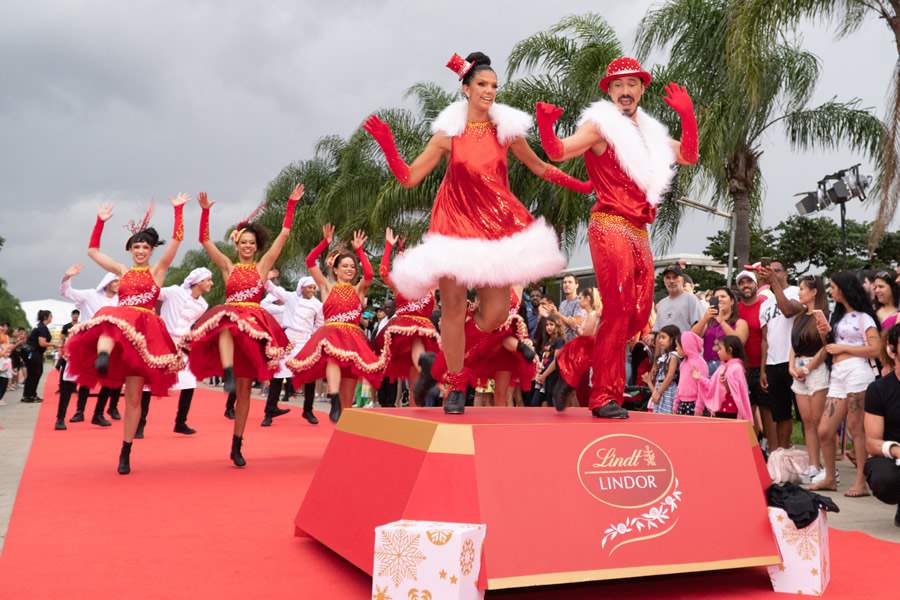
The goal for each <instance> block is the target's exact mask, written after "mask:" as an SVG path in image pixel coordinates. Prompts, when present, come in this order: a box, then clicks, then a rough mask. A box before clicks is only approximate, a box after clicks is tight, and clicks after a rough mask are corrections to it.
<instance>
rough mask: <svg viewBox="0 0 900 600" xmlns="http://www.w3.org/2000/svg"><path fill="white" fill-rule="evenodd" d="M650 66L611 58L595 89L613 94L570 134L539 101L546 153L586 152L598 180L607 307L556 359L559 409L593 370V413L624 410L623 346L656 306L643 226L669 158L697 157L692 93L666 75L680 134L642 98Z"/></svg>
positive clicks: (595, 225) (595, 215) (596, 237)
mask: <svg viewBox="0 0 900 600" xmlns="http://www.w3.org/2000/svg"><path fill="white" fill-rule="evenodd" d="M650 79H651V77H650V73H648V72H647V71H645V70H643V68H642V67H641V65H640V63H639V62H638V61H636V60H635V59H633V58H628V57H622V58H618V59H616V60H614V61H613V62H611V63H610V64H609V66H608V67H607V71H606V77H604V78H603V79H602V80H600V89H601V90H603V91H604V92H606V93H607V94H609V97H610V100H609V101H607V100H601V101H599V102H595V103H593V104H591V105H590V106H589V107H588V108H587V109H585V111H584V112H583V113H582V115H581V118H580V119H579V121H578V129H577V130H576V131H575V133H574V134H573V135H572V136H570V137H568V138H566V139H563V140H560V139H559V138H558V137H556V133H555V132H554V129H553V127H554V124H555V123H556V121H557V119H559V117H560V115H562V113H563V111H562V109H561V108H557V107H555V106H553V105H551V104H545V103H543V102H538V103H537V105H536V110H537V122H538V131H539V132H540V135H541V143H542V145H543V147H544V150H545V151H546V153H547V156H549V157H550V159H552V160H555V161H562V160H568V159H570V158H573V157H575V156H584V162H585V166H586V167H587V172H588V176H589V177H590V179H591V183H592V184H593V186H594V191H595V193H596V203H595V204H594V207H593V208H592V209H591V219H590V225H589V227H588V243H589V244H590V248H591V259H592V261H593V263H594V272H595V275H596V277H597V286H598V288H599V290H600V294H601V296H602V297H603V305H604V306H605V307H607V314H606V315H604V318H603V319H602V320H601V322H600V327H599V328H598V330H597V332H596V334H595V336H594V337H593V339H585V340H580V341H579V344H573V345H572V348H571V349H568V345H567V347H566V348H564V349H563V350H564V352H562V353H561V355H560V356H559V357H558V359H557V364H558V365H559V366H560V373H561V374H562V378H561V379H560V386H559V389H558V390H555V391H554V403H555V405H556V407H557V409H558V410H562V409H563V408H564V406H565V397H566V396H567V393H568V392H569V391H571V390H570V388H571V387H575V386H577V384H578V381H579V380H580V378H581V376H582V375H583V374H584V372H585V371H586V370H587V368H588V367H590V368H592V370H593V373H592V375H591V398H590V403H589V407H590V409H591V412H592V414H593V415H594V416H595V417H600V418H618V419H625V418H628V412H627V411H626V410H625V409H623V408H622V407H621V403H622V400H623V392H624V387H625V344H626V343H627V341H628V340H629V339H630V338H631V337H633V336H634V335H636V334H637V333H638V332H640V330H641V329H642V328H643V327H644V325H646V324H647V320H648V318H649V315H650V310H651V308H652V306H653V254H652V252H651V251H650V245H649V242H648V236H647V225H649V224H650V223H652V222H653V219H654V217H655V216H656V207H657V205H658V204H659V202H660V201H661V200H662V196H663V194H664V193H665V192H666V191H667V190H668V189H669V184H670V183H671V180H672V176H673V175H674V171H673V169H672V165H673V164H674V163H675V162H678V163H681V164H694V163H696V162H697V120H696V118H695V117H694V107H693V103H692V102H691V98H690V96H688V94H687V91H685V90H684V88H681V87H679V86H678V85H677V84H674V83H670V84H669V85H668V86H666V88H665V91H666V96H665V97H664V98H663V100H665V102H666V103H667V104H668V105H669V106H671V107H672V109H674V110H675V111H676V112H677V113H678V115H679V116H680V117H681V141H680V142H679V141H675V140H673V139H671V138H670V137H669V132H668V131H667V129H666V127H665V126H664V125H663V124H661V123H660V122H658V121H657V120H655V119H653V118H652V117H650V116H649V115H648V114H646V113H645V112H644V111H642V110H641V109H640V108H638V105H639V104H640V101H641V96H642V95H643V94H644V91H645V90H646V88H647V85H648V84H649V83H650Z"/></svg>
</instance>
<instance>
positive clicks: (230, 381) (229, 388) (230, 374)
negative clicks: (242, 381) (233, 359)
mask: <svg viewBox="0 0 900 600" xmlns="http://www.w3.org/2000/svg"><path fill="white" fill-rule="evenodd" d="M222 382H223V383H222V388H223V389H224V390H225V392H226V393H228V394H230V393H231V392H233V391H234V390H235V383H234V369H233V368H232V367H226V368H225V369H224V372H223V374H222Z"/></svg>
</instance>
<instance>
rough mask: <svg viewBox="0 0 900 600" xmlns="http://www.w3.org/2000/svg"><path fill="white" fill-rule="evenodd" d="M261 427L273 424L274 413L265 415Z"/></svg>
mask: <svg viewBox="0 0 900 600" xmlns="http://www.w3.org/2000/svg"><path fill="white" fill-rule="evenodd" d="M259 426H260V427H271V426H272V415H266V416H265V417H263V420H262V423H260V424H259Z"/></svg>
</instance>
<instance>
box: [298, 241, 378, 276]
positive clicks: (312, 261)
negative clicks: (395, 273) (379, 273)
mask: <svg viewBox="0 0 900 600" xmlns="http://www.w3.org/2000/svg"><path fill="white" fill-rule="evenodd" d="M326 250H328V240H326V239H323V240H322V241H321V242H319V245H318V246H316V247H315V248H313V249H312V250H310V251H309V254H307V255H306V268H307V269H312V268H313V267H314V266H316V262H318V260H319V257H320V256H322V253H323V252H325V251H326ZM370 268H371V267H370Z"/></svg>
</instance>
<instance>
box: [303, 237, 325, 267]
mask: <svg viewBox="0 0 900 600" xmlns="http://www.w3.org/2000/svg"><path fill="white" fill-rule="evenodd" d="M326 250H328V240H326V239H324V238H323V239H322V241H321V242H319V245H318V246H316V247H315V248H313V249H312V250H310V251H309V254H307V255H306V268H307V269H312V268H313V267H314V266H316V263H317V262H318V261H319V257H320V256H322V253H323V252H325V251H326Z"/></svg>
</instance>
